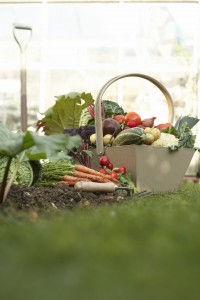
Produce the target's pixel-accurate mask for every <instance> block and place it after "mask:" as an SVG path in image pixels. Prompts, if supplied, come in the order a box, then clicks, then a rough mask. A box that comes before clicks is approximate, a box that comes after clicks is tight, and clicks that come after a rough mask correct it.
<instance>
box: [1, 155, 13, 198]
mask: <svg viewBox="0 0 200 300" xmlns="http://www.w3.org/2000/svg"><path fill="white" fill-rule="evenodd" d="M12 159H13V158H12V157H9V158H8V161H7V164H6V169H5V173H4V176H3V181H2V183H1V188H0V204H2V203H3V202H4V201H5V200H6V186H7V179H8V173H9V170H10V165H11V162H12Z"/></svg>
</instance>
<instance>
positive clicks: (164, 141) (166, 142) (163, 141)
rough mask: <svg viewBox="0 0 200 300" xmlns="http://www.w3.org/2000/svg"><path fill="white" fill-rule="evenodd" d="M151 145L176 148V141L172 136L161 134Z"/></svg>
mask: <svg viewBox="0 0 200 300" xmlns="http://www.w3.org/2000/svg"><path fill="white" fill-rule="evenodd" d="M151 145H152V146H154V147H170V146H172V145H176V146H178V139H177V138H176V137H175V136H174V135H173V134H170V133H164V132H161V135H160V137H159V139H157V140H156V141H154V142H153V143H152V144H151Z"/></svg>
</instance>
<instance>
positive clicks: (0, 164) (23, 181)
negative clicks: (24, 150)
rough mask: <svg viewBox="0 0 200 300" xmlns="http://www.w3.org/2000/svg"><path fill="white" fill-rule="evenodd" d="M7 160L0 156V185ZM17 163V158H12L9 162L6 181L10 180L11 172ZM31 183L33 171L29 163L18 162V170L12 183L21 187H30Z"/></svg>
mask: <svg viewBox="0 0 200 300" xmlns="http://www.w3.org/2000/svg"><path fill="white" fill-rule="evenodd" d="M7 160H8V158H7V157H6V156H3V155H1V156H0V183H1V182H2V181H3V176H4V172H5V168H6V164H7ZM18 164H19V161H18V160H17V158H13V160H12V162H11V166H10V169H9V175H8V180H9V179H10V178H11V176H12V174H13V172H14V171H15V169H16V167H17V166H18ZM32 182H33V169H32V167H31V165H30V163H29V161H23V162H20V165H19V168H18V170H17V174H16V176H15V178H14V181H13V183H14V184H17V185H22V186H26V187H28V186H31V184H32Z"/></svg>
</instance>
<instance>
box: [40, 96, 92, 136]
mask: <svg viewBox="0 0 200 300" xmlns="http://www.w3.org/2000/svg"><path fill="white" fill-rule="evenodd" d="M93 102H94V99H93V97H92V95H91V94H90V93H88V94H86V93H85V92H83V93H75V92H74V93H69V94H67V95H61V96H58V97H57V100H56V103H55V104H54V105H53V106H52V107H50V108H49V109H48V110H47V111H46V112H45V117H44V118H43V119H42V120H39V121H38V123H37V127H38V129H39V128H40V127H43V131H44V132H45V134H46V135H50V134H59V133H63V131H64V129H66V128H78V127H79V120H80V116H81V113H82V110H83V109H85V108H86V107H88V106H89V105H90V104H92V103H93Z"/></svg>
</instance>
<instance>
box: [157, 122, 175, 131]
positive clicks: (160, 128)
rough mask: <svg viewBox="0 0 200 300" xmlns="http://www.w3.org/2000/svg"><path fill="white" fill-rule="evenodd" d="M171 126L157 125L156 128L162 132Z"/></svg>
mask: <svg viewBox="0 0 200 300" xmlns="http://www.w3.org/2000/svg"><path fill="white" fill-rule="evenodd" d="M171 126H173V125H172V124H171V123H162V124H159V125H157V126H156V127H157V128H158V129H159V130H164V129H167V128H168V127H171Z"/></svg>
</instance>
